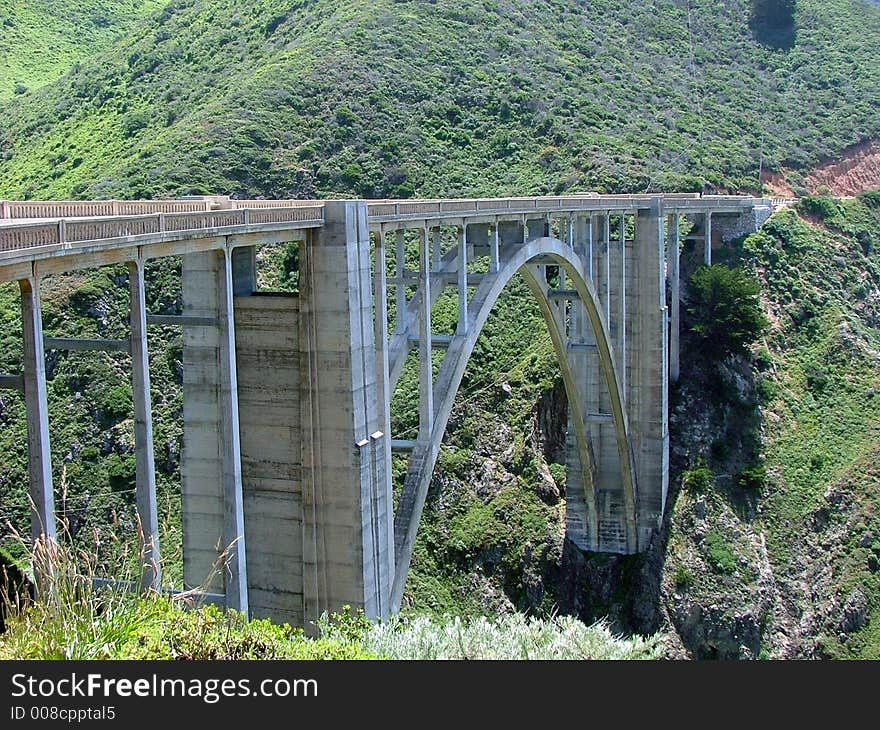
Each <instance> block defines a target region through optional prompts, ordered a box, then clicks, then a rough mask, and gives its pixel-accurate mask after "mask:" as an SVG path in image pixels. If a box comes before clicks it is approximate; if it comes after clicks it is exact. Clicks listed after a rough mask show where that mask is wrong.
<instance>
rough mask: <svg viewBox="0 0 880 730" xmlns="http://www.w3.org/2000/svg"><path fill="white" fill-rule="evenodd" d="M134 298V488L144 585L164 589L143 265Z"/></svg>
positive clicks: (132, 287)
mask: <svg viewBox="0 0 880 730" xmlns="http://www.w3.org/2000/svg"><path fill="white" fill-rule="evenodd" d="M128 280H129V293H130V296H131V366H132V367H131V392H132V400H133V402H134V449H135V485H136V501H137V511H138V517H139V519H140V523H141V532H142V539H143V545H142V551H143V552H142V557H141V559H142V568H143V575H142V576H141V585H142V587H143V588H145V589H146V588H152V589H154V590H159V588H161V586H162V572H161V560H160V553H159V513H158V509H157V507H156V466H155V458H154V453H153V414H152V404H151V399H150V360H149V353H148V350H147V307H146V302H145V297H144V261H143V259H141V258H138V259H137V260H135V261H130V262H129V264H128Z"/></svg>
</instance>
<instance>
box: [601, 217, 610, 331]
mask: <svg viewBox="0 0 880 730" xmlns="http://www.w3.org/2000/svg"><path fill="white" fill-rule="evenodd" d="M602 237H603V238H604V241H603V242H602V256H603V257H604V260H605V271H604V272H603V278H604V279H605V321H606V322H607V323H608V326H609V327H611V215H610V214H608V215H606V216H605V229H604V231H603V236H602Z"/></svg>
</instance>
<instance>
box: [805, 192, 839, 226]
mask: <svg viewBox="0 0 880 730" xmlns="http://www.w3.org/2000/svg"><path fill="white" fill-rule="evenodd" d="M798 209H799V210H800V211H801V212H802V213H806V214H807V215H814V216H817V217H818V218H820V219H822V220H823V221H824V220H828V219H829V218H834V217H835V216H836V215H838V214H839V213H840V206H839V205H838V204H837V201H836V200H834V199H833V198H828V197H825V196H814V195H807V196H805V197H803V198H801V199H800V200H799V201H798Z"/></svg>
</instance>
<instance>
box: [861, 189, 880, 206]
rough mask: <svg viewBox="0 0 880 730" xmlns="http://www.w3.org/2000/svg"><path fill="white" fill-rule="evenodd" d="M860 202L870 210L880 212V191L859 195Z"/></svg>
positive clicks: (869, 191)
mask: <svg viewBox="0 0 880 730" xmlns="http://www.w3.org/2000/svg"><path fill="white" fill-rule="evenodd" d="M859 200H861V201H862V203H864V204H865V205H867V206H868V207H869V208H874V209H875V210H880V190H868V191H867V192H864V193H862V194H861V195H859Z"/></svg>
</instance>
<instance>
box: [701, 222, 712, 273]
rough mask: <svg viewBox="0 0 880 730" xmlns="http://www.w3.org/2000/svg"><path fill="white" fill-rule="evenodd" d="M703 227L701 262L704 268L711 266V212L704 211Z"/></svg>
mask: <svg viewBox="0 0 880 730" xmlns="http://www.w3.org/2000/svg"><path fill="white" fill-rule="evenodd" d="M703 222H704V227H705V240H704V248H703V261H704V263H705V264H706V266H711V265H712V211H706V214H705V215H704V216H703Z"/></svg>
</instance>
